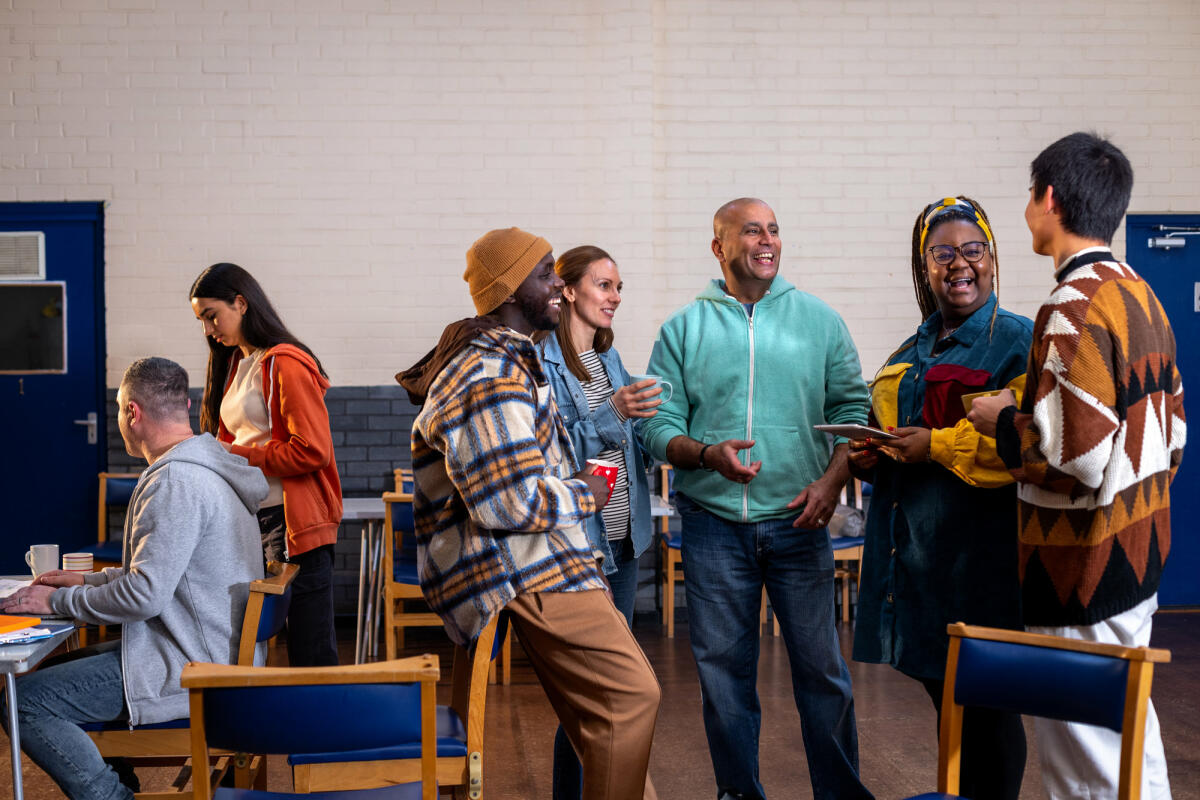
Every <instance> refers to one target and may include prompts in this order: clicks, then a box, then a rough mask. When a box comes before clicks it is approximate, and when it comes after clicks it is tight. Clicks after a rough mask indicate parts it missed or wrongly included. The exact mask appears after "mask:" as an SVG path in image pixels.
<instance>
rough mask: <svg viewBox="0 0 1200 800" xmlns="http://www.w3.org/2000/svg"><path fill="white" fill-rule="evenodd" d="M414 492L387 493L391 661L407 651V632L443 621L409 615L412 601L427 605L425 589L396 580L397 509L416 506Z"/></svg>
mask: <svg viewBox="0 0 1200 800" xmlns="http://www.w3.org/2000/svg"><path fill="white" fill-rule="evenodd" d="M412 501H413V496H412V493H411V492H384V493H383V622H384V624H383V630H384V636H386V637H387V641H386V647H385V652H386V653H387V657H388V660H391V659H394V658H396V655H397V653H398V652H399V651H400V650H402V649H403V648H404V629H405V628H413V627H421V628H441V627H442V618H441V617H439V616H438V615H437V614H435V613H434V612H432V611H428V610H426V611H405V610H404V603H405V602H408V601H420V602H421V603H422V604H424V602H425V597H424V595H423V594H422V593H421V587H420V585H417V584H411V583H400V582H399V581H397V580H396V578H395V575H396V571H395V570H396V563H395V552H396V548H397V547H399V546H400V544H401V542H400V541H399V539H398V538H397V537H398V532H397V531H396V530H395V528H394V521H393V516H392V515H393V513H394V512H393V507H394V506H395V505H397V504H399V503H412Z"/></svg>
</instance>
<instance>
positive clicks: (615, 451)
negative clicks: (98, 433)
mask: <svg viewBox="0 0 1200 800" xmlns="http://www.w3.org/2000/svg"><path fill="white" fill-rule="evenodd" d="M554 268H555V270H556V271H557V272H558V275H559V277H560V278H562V279H563V281H564V282H565V283H566V284H567V285H566V286H565V287H564V288H563V304H562V316H561V318H560V322H559V325H558V328H557V330H556V331H555V333H554V334H553V335H551V336H548V337H547V338H546V339H545V340H544V341H542V343H541V354H542V361H543V362H544V363H545V366H546V375H547V376H548V377H549V379H550V386H551V387H552V389H553V392H554V400H555V402H556V403H557V404H558V411H559V413H560V414H561V415H562V419H563V423H564V424H565V425H566V428H567V432H568V433H569V434H570V436H571V442H572V444H574V446H575V456H576V458H577V459H578V460H579V462H580V466H582V464H583V462H584V461H585V460H587V459H589V458H601V459H605V460H608V461H614V462H616V463H617V464H618V466H619V467H620V471H619V472H618V473H617V485H616V487H615V488H614V489H613V494H612V497H611V498H610V500H609V503H608V505H607V506H605V508H604V510H602V511H600V512H599V513H597V514H595V515H593V516H592V517H591V518H590V519H589V520H588V523H587V534H588V540H589V541H590V542H591V544H592V547H593V549H594V550H596V552H598V553H601V554H603V556H604V563H603V568H604V574H605V577H606V578H607V579H608V582H609V586H610V587H611V588H612V597H613V603H614V604H615V605H616V607H617V610H618V611H620V612H621V613H622V614H623V615H624V616H625V619H626V621H627V622H628V623H629V624H630V626H631V627H632V625H633V607H634V600H635V598H636V596H637V567H638V563H637V562H638V556H640V555H641V554H642V553H643V552H645V550H646V548H648V547H649V546H650V543H651V541H652V540H653V538H654V532H653V529H652V527H651V521H650V488H649V485H648V483H647V481H646V468H647V467H648V466H649V463H650V458H649V456H648V455H647V454H646V451H645V450H643V449H642V445H641V442H640V441H639V440H638V427H639V425H638V424H637V421H638V420H639V419H641V418H645V417H652V416H654V414H656V413H657V406H658V405H659V400H658V395H659V394H661V393H662V390H661V389H651V388H650V387H651V386H653V385H654V381H653V380H651V379H647V380H643V381H639V382H637V383H633V384H631V383H630V380H631V379H630V377H629V373H628V372H626V371H625V366H624V365H623V364H622V363H621V357H620V355H618V354H617V351H616V350H614V349H613V348H612V340H613V332H612V318H613V314H615V313H616V310H617V306H619V305H620V304H621V276H620V274H619V273H618V272H617V265H616V264H615V263H614V262H613V260H612V257H611V256H609V255H608V253H606V252H604V251H603V250H601V249H600V248H599V247H594V246H590V245H584V246H582V247H575V248H572V249H570V250H568V251H566V252H565V253H563V254H562V255H561V256H559V258H558V261H557V262H556V263H555V265H554ZM579 780H580V771H579V762H578V760H577V759H576V757H575V753H574V751H573V750H572V748H571V744H570V742H569V741H568V740H567V737H566V735H565V734H564V733H563V732H562V729H561V728H560V729H559V731H558V734H557V736H556V737H555V741H554V798H555V800H566V799H567V798H578V797H579V796H580V783H579ZM646 787H647V789H646V796H647V797H654V796H655V795H654V790H653V788H652V787H651V784H650V781H649V779H647V780H646Z"/></svg>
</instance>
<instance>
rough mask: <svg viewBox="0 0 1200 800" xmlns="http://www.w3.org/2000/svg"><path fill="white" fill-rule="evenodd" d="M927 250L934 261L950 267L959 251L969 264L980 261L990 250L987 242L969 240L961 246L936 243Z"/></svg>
mask: <svg viewBox="0 0 1200 800" xmlns="http://www.w3.org/2000/svg"><path fill="white" fill-rule="evenodd" d="M925 252H927V253H929V254H930V255H931V256H933V263H935V264H937V265H939V266H942V267H948V266H950V265H951V264H953V263H954V254H955V253H958V254H959V255H961V256H962V257H963V259H964V260H965V261H966V262H967V263H968V264H974V263H976V262H978V261H980V260H981V259H982V258H983V257H984V256H985V255H987V252H988V246H987V242H967V243H966V244H964V245H962V246H961V247H955V246H954V245H952V244H935V245H934V246H933V247H931V248H929V249H928V250H926V251H925Z"/></svg>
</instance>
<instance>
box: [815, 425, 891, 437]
mask: <svg viewBox="0 0 1200 800" xmlns="http://www.w3.org/2000/svg"><path fill="white" fill-rule="evenodd" d="M813 427H814V428H815V429H817V430H819V431H824V432H825V433H832V434H833V435H834V436H844V437H846V438H847V439H899V438H900V437H899V436H897V435H896V434H894V433H888V432H887V431H884V430H880V429H879V428H872V427H871V426H869V425H858V424H853V423H850V424H841V425H813Z"/></svg>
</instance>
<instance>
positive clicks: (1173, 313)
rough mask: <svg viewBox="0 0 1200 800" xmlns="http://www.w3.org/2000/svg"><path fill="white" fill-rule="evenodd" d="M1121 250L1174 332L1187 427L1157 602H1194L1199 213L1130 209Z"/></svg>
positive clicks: (1199, 476) (1197, 594) (1199, 486)
mask: <svg viewBox="0 0 1200 800" xmlns="http://www.w3.org/2000/svg"><path fill="white" fill-rule="evenodd" d="M1172 228H1182V229H1185V230H1171V229H1172ZM1186 229H1191V232H1190V233H1189V232H1188V231H1187V230H1186ZM1125 253H1126V256H1127V260H1128V261H1129V264H1130V265H1131V266H1132V267H1133V268H1134V269H1135V270H1137V272H1138V274H1139V275H1141V276H1142V277H1144V278H1145V279H1146V280H1147V281H1149V282H1150V286H1151V287H1153V289H1154V293H1155V294H1156V295H1158V301H1159V302H1160V303H1162V305H1163V308H1164V309H1166V312H1167V318H1168V319H1169V320H1170V321H1171V327H1172V328H1173V329H1174V331H1175V360H1176V362H1177V363H1178V365H1179V372H1180V374H1181V375H1182V376H1183V406H1184V412H1185V413H1186V414H1187V416H1188V422H1189V423H1190V425H1189V428H1191V429H1190V430H1189V431H1188V434H1189V436H1188V444H1187V446H1186V447H1185V449H1184V451H1183V465H1182V466H1180V468H1179V472H1178V473H1176V475H1175V482H1174V483H1173V484H1171V554H1170V556H1169V557H1168V558H1167V566H1166V568H1165V569H1164V570H1163V578H1162V584H1161V585H1160V586H1159V590H1158V602H1159V604H1160V605H1164V606H1180V605H1189V606H1190V605H1200V581H1198V580H1196V576H1197V575H1200V537H1197V536H1196V520H1197V519H1200V464H1198V463H1197V461H1200V436H1197V435H1196V433H1197V430H1200V413H1197V412H1196V409H1197V408H1200V406H1197V404H1196V398H1200V214H1130V215H1129V216H1128V217H1126V220H1125Z"/></svg>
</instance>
